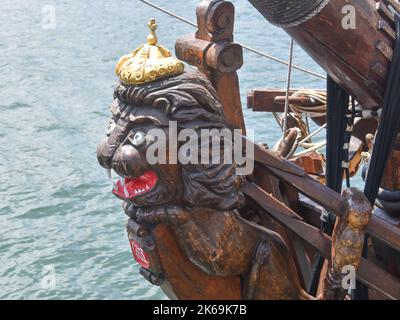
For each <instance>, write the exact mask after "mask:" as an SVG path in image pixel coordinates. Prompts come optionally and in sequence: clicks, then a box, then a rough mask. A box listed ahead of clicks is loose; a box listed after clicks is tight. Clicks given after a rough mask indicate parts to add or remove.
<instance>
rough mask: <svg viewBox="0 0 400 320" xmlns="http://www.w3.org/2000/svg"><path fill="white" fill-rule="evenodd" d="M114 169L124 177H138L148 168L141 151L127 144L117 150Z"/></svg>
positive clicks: (113, 162) (113, 160)
mask: <svg viewBox="0 0 400 320" xmlns="http://www.w3.org/2000/svg"><path fill="white" fill-rule="evenodd" d="M112 169H114V171H115V172H116V173H118V174H119V175H120V176H123V177H137V176H139V175H141V174H142V173H143V172H144V171H145V170H147V169H148V168H147V166H146V161H145V159H143V158H142V156H141V154H140V152H139V151H138V150H136V149H135V148H134V147H133V146H132V145H130V144H126V145H123V146H121V147H120V148H119V149H118V150H117V151H116V152H115V154H114V157H113V159H112Z"/></svg>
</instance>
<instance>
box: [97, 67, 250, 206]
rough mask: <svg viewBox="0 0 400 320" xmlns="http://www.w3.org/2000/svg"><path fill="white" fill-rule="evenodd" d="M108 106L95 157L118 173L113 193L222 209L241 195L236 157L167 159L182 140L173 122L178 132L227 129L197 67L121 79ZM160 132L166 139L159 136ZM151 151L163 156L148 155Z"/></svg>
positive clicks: (141, 202)
mask: <svg viewBox="0 0 400 320" xmlns="http://www.w3.org/2000/svg"><path fill="white" fill-rule="evenodd" d="M110 109H111V112H112V118H111V120H110V124H109V127H108V130H107V133H106V137H105V138H104V139H103V141H102V142H101V143H100V144H99V145H98V148H97V157H98V160H99V163H100V165H101V166H103V167H104V168H106V169H112V170H114V171H115V172H116V173H117V174H118V175H119V176H121V179H120V181H119V182H118V183H117V184H116V186H115V188H114V190H113V193H114V194H115V195H116V196H118V197H119V198H121V199H123V200H125V201H128V202H130V203H132V204H134V205H136V206H138V207H140V206H156V205H164V204H176V205H186V206H189V207H195V206H200V207H212V208H219V209H221V210H226V209H232V208H236V207H239V206H240V205H241V203H242V202H243V201H244V196H243V194H242V193H241V192H240V191H239V189H240V187H241V186H242V184H243V182H244V178H243V177H241V176H237V175H236V174H235V167H236V164H235V163H233V164H225V163H220V164H212V163H210V164H202V163H199V164H193V163H187V164H182V163H181V162H180V161H179V159H178V161H176V162H174V161H171V160H173V159H172V158H177V156H178V155H177V154H176V152H178V153H179V152H181V149H180V147H181V145H182V144H183V142H182V141H176V140H175V136H174V133H173V131H174V129H175V128H172V127H173V126H174V125H175V127H176V134H178V135H179V134H180V133H181V132H182V130H188V129H190V130H192V131H195V132H198V135H199V136H200V135H201V133H200V131H201V129H219V130H222V129H229V128H228V127H227V125H226V123H225V121H224V117H223V113H222V106H221V104H220V102H219V101H218V98H217V94H216V91H215V90H214V88H213V86H212V85H211V83H210V82H209V81H208V80H207V78H206V77H204V76H203V75H202V74H201V73H200V72H198V71H195V70H190V69H189V70H187V71H185V72H184V73H183V74H182V75H179V76H176V77H172V78H164V79H161V80H158V81H155V82H151V83H147V84H142V85H128V84H122V83H121V84H120V85H118V86H117V88H116V89H115V92H114V101H113V103H112V104H111V108H110ZM229 130H230V129H229ZM163 132H164V133H165V134H164V137H165V141H161V140H163V139H162V138H160V137H161V136H162V133H163ZM157 133H160V135H158V134H157ZM171 138H172V140H174V141H171ZM161 142H162V143H161ZM200 143H201V142H200V141H199V144H200ZM174 144H176V147H177V149H176V150H175V149H174V148H172V147H171V146H173V145H174ZM156 145H157V148H155V146H156ZM210 147H211V143H210ZM149 154H152V155H155V156H158V159H160V158H163V159H164V160H165V161H162V162H154V159H152V160H151V161H150V158H149ZM160 154H163V157H160ZM178 158H179V157H178Z"/></svg>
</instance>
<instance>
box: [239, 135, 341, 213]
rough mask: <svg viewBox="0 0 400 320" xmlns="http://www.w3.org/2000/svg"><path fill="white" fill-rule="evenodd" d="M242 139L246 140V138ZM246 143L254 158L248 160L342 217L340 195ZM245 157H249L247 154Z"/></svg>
mask: <svg viewBox="0 0 400 320" xmlns="http://www.w3.org/2000/svg"><path fill="white" fill-rule="evenodd" d="M244 139H245V140H246V138H244ZM244 143H246V142H244ZM247 143H249V144H251V146H252V147H253V148H254V156H253V159H251V158H250V160H253V161H256V162H258V163H260V164H262V165H263V166H264V167H265V169H266V170H267V171H268V172H270V173H271V174H272V175H274V176H275V177H277V178H279V179H280V180H283V181H285V182H287V183H288V184H290V185H291V186H293V187H294V188H295V189H297V190H298V191H299V192H300V193H301V194H304V195H306V196H307V197H308V198H310V199H312V200H314V201H315V202H316V203H318V204H320V205H322V206H323V207H324V208H326V209H328V210H330V211H332V212H333V213H334V214H336V215H337V216H341V215H342V213H343V205H344V200H343V198H342V196H341V195H340V194H338V193H337V192H335V191H333V190H332V189H330V188H328V187H327V186H324V185H322V184H321V183H319V182H318V181H316V180H315V179H313V178H311V177H310V176H309V175H307V174H306V173H305V172H304V170H302V169H301V168H299V167H298V166H296V165H295V164H293V163H291V162H290V161H288V160H286V159H284V158H281V157H279V156H278V155H276V154H275V153H274V152H272V151H270V150H268V149H266V148H265V147H263V146H260V145H258V144H254V143H253V142H251V141H247ZM247 156H250V155H249V154H248V155H247Z"/></svg>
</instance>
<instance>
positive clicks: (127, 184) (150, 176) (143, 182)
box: [112, 171, 157, 199]
mask: <svg viewBox="0 0 400 320" xmlns="http://www.w3.org/2000/svg"><path fill="white" fill-rule="evenodd" d="M156 182H157V174H156V173H155V172H154V171H146V172H145V173H144V174H142V175H141V176H140V177H137V178H121V179H119V180H118V182H117V183H116V184H115V187H114V189H113V191H112V192H113V194H115V195H116V196H118V197H121V198H125V199H130V198H133V197H137V196H140V195H143V194H145V193H147V192H149V191H150V190H151V189H153V187H154V186H155V184H156Z"/></svg>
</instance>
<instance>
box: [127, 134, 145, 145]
mask: <svg viewBox="0 0 400 320" xmlns="http://www.w3.org/2000/svg"><path fill="white" fill-rule="evenodd" d="M130 140H131V142H132V144H133V145H134V146H136V147H138V146H140V145H142V144H143V143H144V142H145V141H146V135H145V133H144V132H142V131H138V132H136V133H135V135H134V136H133V138H132V139H130Z"/></svg>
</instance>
